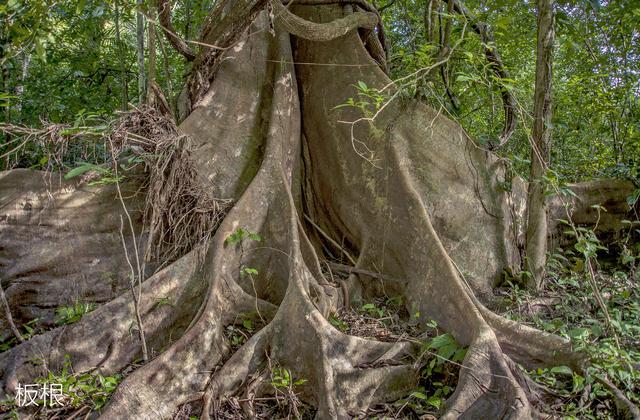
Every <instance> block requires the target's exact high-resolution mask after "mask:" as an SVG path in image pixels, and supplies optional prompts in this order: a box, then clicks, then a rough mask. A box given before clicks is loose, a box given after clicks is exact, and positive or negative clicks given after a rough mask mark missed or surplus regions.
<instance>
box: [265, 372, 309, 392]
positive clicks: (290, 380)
mask: <svg viewBox="0 0 640 420" xmlns="http://www.w3.org/2000/svg"><path fill="white" fill-rule="evenodd" d="M305 382H307V380H306V379H302V378H299V379H295V378H294V377H293V375H292V374H291V371H289V370H288V369H284V368H280V367H276V368H274V369H273V370H272V371H271V385H273V387H275V388H276V389H278V388H293V387H296V386H298V385H302V384H304V383H305Z"/></svg>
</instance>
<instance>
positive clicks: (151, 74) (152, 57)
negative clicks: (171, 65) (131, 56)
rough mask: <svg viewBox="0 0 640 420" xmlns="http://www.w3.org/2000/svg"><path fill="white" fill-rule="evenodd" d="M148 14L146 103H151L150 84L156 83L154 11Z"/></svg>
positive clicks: (152, 9) (150, 10) (151, 91)
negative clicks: (149, 19) (149, 20)
mask: <svg viewBox="0 0 640 420" xmlns="http://www.w3.org/2000/svg"><path fill="white" fill-rule="evenodd" d="M149 14H150V16H151V20H152V22H150V23H149V27H148V32H149V34H148V35H147V36H148V37H149V42H148V43H149V71H148V78H149V81H148V84H147V86H148V88H147V95H148V96H147V99H148V102H149V103H151V100H152V96H153V90H152V89H151V84H152V83H155V81H156V27H155V24H154V23H153V21H155V20H156V19H155V9H154V8H150V9H149Z"/></svg>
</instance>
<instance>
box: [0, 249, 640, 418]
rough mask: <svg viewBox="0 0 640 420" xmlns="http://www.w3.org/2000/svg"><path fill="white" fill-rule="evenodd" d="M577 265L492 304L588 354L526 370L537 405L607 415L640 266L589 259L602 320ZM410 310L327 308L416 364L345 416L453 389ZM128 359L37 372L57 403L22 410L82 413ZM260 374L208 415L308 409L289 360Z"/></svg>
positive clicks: (569, 414) (232, 339) (242, 324)
mask: <svg viewBox="0 0 640 420" xmlns="http://www.w3.org/2000/svg"><path fill="white" fill-rule="evenodd" d="M582 271H584V270H583V267H581V265H580V263H579V260H578V259H571V257H570V258H569V259H568V258H567V257H565V256H564V255H561V254H554V256H553V257H552V258H551V259H550V261H549V271H548V275H547V278H546V283H545V288H544V290H543V291H542V292H540V293H535V294H534V293H531V292H529V291H527V290H525V289H523V288H521V287H519V286H518V285H517V284H514V283H511V282H507V283H505V284H504V285H503V286H502V287H500V288H498V289H496V291H495V297H496V302H497V305H498V307H497V308H494V309H497V311H498V312H500V313H502V314H504V315H506V316H507V317H509V318H511V319H514V320H517V321H519V322H521V323H524V324H527V325H530V326H533V327H536V328H539V329H542V330H544V331H548V332H551V333H555V334H559V335H561V336H564V337H567V338H570V339H571V340H572V341H573V343H574V345H575V347H576V348H577V349H579V350H581V351H584V352H586V353H588V354H589V355H590V357H591V359H592V365H591V367H590V368H589V369H588V370H587V374H586V375H585V376H586V377H585V376H581V375H579V374H577V373H575V372H572V371H571V369H570V368H568V367H566V366H556V367H553V368H549V369H538V370H536V371H530V372H529V374H530V375H531V377H532V378H533V379H534V380H535V381H536V382H537V383H539V384H540V385H542V386H544V387H545V388H546V389H547V390H548V395H549V396H550V399H548V400H547V402H546V403H545V406H537V407H536V408H537V409H538V410H539V411H540V412H542V413H544V414H546V415H548V416H549V418H581V419H582V418H587V419H613V418H617V416H616V409H615V404H614V401H613V399H612V398H611V396H610V395H609V394H608V393H607V391H606V390H605V389H604V388H603V387H602V385H601V384H600V383H599V382H598V381H597V380H595V376H596V375H600V376H604V377H606V378H608V379H609V380H611V381H612V382H614V383H615V384H616V385H617V386H618V387H619V388H620V389H621V390H623V392H625V394H626V396H627V397H628V398H629V399H630V400H631V401H633V402H634V403H636V404H640V288H638V287H637V285H638V281H640V278H638V277H640V271H639V270H637V269H636V268H635V266H634V264H633V262H632V263H631V264H627V265H624V266H623V265H621V264H620V263H616V264H605V263H604V262H603V263H602V264H601V265H598V272H597V280H598V286H599V287H600V293H601V294H602V296H603V299H604V302H605V304H606V308H607V312H608V317H609V319H610V321H609V322H607V316H606V315H605V313H604V311H603V310H602V308H601V307H600V306H599V305H598V303H597V301H596V299H595V298H594V296H593V291H592V290H591V287H590V285H589V282H588V281H587V278H586V275H585V274H584V273H583V272H582ZM93 308H94V306H93V305H91V304H77V305H74V306H71V307H64V308H59V310H58V321H57V323H58V324H69V323H73V322H77V321H78V320H79V319H80V318H81V317H82V315H83V314H84V313H86V312H88V311H90V310H92V309H93ZM418 316H419V314H409V313H407V311H406V309H405V308H404V305H402V302H400V301H397V300H394V299H392V298H378V299H375V300H373V301H372V302H367V303H364V304H362V305H360V306H357V307H351V308H342V309H340V310H338V311H337V312H336V313H334V314H332V315H331V316H330V318H329V321H330V322H331V324H332V325H333V326H334V327H335V328H337V329H338V330H340V331H342V332H344V333H347V334H350V335H355V336H360V337H368V338H372V339H376V340H381V341H387V342H395V341H409V342H412V343H414V344H415V345H416V348H417V349H418V351H417V352H416V355H415V356H413V357H412V359H411V360H405V361H402V362H403V363H413V364H414V366H416V367H417V368H418V369H419V372H420V379H419V383H418V386H417V387H416V388H415V389H414V390H412V391H411V392H410V393H409V394H408V395H407V396H406V397H405V398H403V399H400V400H397V401H394V402H390V403H387V404H381V405H379V406H376V407H372V408H370V409H369V410H368V411H366V412H360V413H352V414H353V415H354V418H357V419H365V418H367V419H373V418H379V419H381V418H403V419H405V418H406V419H418V418H420V419H431V418H433V419H435V418H437V416H438V413H439V410H440V408H441V407H442V406H443V404H444V401H445V400H446V399H447V397H449V396H450V395H451V394H452V393H453V391H454V389H455V386H456V383H457V378H458V373H459V370H460V367H461V363H462V360H463V359H464V356H465V352H466V349H465V348H463V347H461V346H459V345H458V344H457V343H456V342H455V340H454V339H453V337H452V336H451V335H450V334H447V333H445V332H444V331H442V330H441V329H439V328H438V325H437V323H436V322H435V321H434V322H431V323H430V327H429V328H428V330H427V331H424V330H422V331H421V330H419V329H418V328H417V321H416V320H417V317H418ZM261 327H262V325H261V323H260V321H259V319H257V318H256V317H255V316H253V314H241V315H240V316H239V317H238V319H237V320H236V322H234V323H233V324H231V325H228V326H227V327H226V335H227V338H228V339H229V343H230V352H229V354H233V351H234V350H235V349H237V348H239V347H240V346H241V345H242V344H243V343H244V342H245V341H246V340H247V339H248V338H249V337H250V336H251V335H253V334H255V333H256V332H257V331H258V330H259V329H260V328H261ZM21 331H22V332H23V334H24V335H26V336H27V337H28V336H30V335H34V334H37V333H40V332H42V331H35V330H34V329H33V328H31V327H30V325H28V324H27V325H23V326H21ZM14 345H15V342H14V341H13V340H9V341H7V342H4V343H0V352H2V351H6V350H8V349H9V348H11V347H13V346H14ZM137 366H139V365H138V364H133V365H132V366H130V367H129V368H127V369H126V370H125V371H124V372H122V373H121V374H118V375H114V376H109V377H104V376H101V375H93V374H81V373H75V372H73V371H72V369H71V368H70V365H69V368H68V369H67V368H65V369H64V370H63V371H62V372H51V373H50V375H49V377H47V378H42V380H43V381H48V382H50V383H61V384H62V385H63V388H64V390H65V394H66V395H69V397H67V401H66V407H65V408H64V409H61V408H57V409H44V408H38V409H37V410H31V414H32V415H33V416H34V417H32V418H48V419H50V418H69V417H70V416H76V417H79V418H84V417H85V415H87V414H89V413H90V412H96V411H100V409H101V408H102V407H103V406H104V405H105V404H106V403H107V402H108V398H109V395H110V393H111V392H113V390H114V389H115V387H116V386H117V384H118V383H119V382H120V381H121V380H122V378H123V377H125V376H126V375H128V374H129V373H131V371H133V370H134V369H135V368H136V367H137ZM260 376H262V378H258V377H256V378H253V379H254V380H255V381H256V383H258V382H259V383H260V384H261V387H263V388H264V386H265V384H266V386H267V387H268V388H270V389H269V390H268V392H266V393H265V392H264V389H262V390H261V391H262V392H261V395H266V396H263V397H261V398H254V396H253V395H252V394H251V393H250V392H247V391H245V392H244V394H242V395H237V396H232V397H229V398H227V399H225V400H224V401H221V402H220V403H219V404H218V406H217V407H216V410H217V413H218V418H220V419H235V418H243V417H244V414H245V413H246V412H247V410H250V411H251V412H253V413H254V414H255V417H256V418H301V419H304V418H313V415H314V412H315V410H314V408H313V407H312V406H311V405H309V404H306V403H304V402H303V401H302V400H301V399H300V398H299V397H300V395H301V393H300V392H299V391H300V389H301V387H302V386H303V385H304V382H305V380H304V378H294V377H293V375H292V374H291V372H290V371H289V370H287V369H285V368H283V367H279V366H271V365H270V366H267V367H265V369H264V371H263V372H262V373H261V375H260ZM247 389H251V386H248V387H247ZM15 408H16V407H15V401H10V400H7V401H3V402H0V418H24V417H23V416H22V415H20V416H18V413H17V411H15ZM200 410H201V404H200V403H198V402H197V401H196V402H192V403H189V404H185V405H183V406H182V407H181V409H180V410H179V411H178V412H177V413H176V414H175V417H174V418H175V419H180V420H192V419H197V418H198V417H199V414H200Z"/></svg>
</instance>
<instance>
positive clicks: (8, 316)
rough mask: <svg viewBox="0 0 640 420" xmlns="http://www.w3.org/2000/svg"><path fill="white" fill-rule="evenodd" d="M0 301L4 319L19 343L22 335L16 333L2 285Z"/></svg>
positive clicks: (18, 332)
mask: <svg viewBox="0 0 640 420" xmlns="http://www.w3.org/2000/svg"><path fill="white" fill-rule="evenodd" d="M0 300H2V306H3V307H4V317H5V319H6V320H7V324H9V328H10V329H11V332H12V333H13V335H14V336H15V337H16V340H18V342H19V343H22V342H23V341H24V338H23V337H22V334H20V331H18V328H17V327H16V324H15V323H14V322H13V316H11V308H10V307H9V302H7V297H6V296H5V294H4V289H3V288H2V284H0Z"/></svg>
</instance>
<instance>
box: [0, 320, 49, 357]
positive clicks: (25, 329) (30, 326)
mask: <svg viewBox="0 0 640 420" xmlns="http://www.w3.org/2000/svg"><path fill="white" fill-rule="evenodd" d="M38 321H40V318H35V319H32V320H31V321H29V322H27V323H25V324H22V325H20V326H17V328H18V331H19V332H20V335H21V336H22V338H24V339H25V340H28V339H30V338H31V337H33V336H34V335H36V334H40V333H41V332H42V331H41V330H40V329H38V328H36V324H37V323H38ZM17 344H18V340H16V338H15V337H14V336H13V335H11V336H9V337H8V338H7V339H6V340H5V341H2V342H0V353H2V352H4V351H7V350H9V349H11V348H12V347H15V346H16V345H17Z"/></svg>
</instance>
